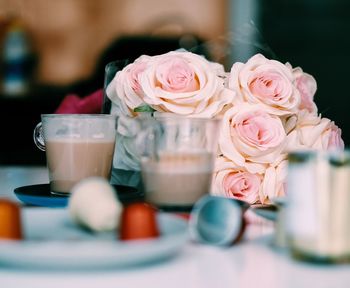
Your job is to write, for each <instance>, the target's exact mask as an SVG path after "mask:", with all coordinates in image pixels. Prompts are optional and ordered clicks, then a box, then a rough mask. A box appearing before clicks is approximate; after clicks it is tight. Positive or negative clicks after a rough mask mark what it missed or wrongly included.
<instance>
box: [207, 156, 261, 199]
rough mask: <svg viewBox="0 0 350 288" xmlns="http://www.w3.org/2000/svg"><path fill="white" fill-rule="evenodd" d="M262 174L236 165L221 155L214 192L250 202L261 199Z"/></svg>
mask: <svg viewBox="0 0 350 288" xmlns="http://www.w3.org/2000/svg"><path fill="white" fill-rule="evenodd" d="M261 182H262V176H261V175H259V174H253V173H250V172H248V171H246V170H245V169H244V168H242V167H238V166H235V165H234V163H232V161H230V160H229V159H227V158H225V157H219V158H218V159H217V161H216V165H215V173H214V177H213V182H212V183H213V184H212V193H213V194H215V195H220V196H224V197H229V198H235V199H239V200H242V201H245V202H248V203H250V204H254V203H256V202H258V201H259V195H260V194H261V192H260V189H261Z"/></svg>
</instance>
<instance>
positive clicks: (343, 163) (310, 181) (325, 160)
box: [286, 151, 350, 263]
mask: <svg viewBox="0 0 350 288" xmlns="http://www.w3.org/2000/svg"><path fill="white" fill-rule="evenodd" d="M287 188H288V190H287V194H288V205H287V207H286V213H287V214H286V220H287V237H288V242H289V243H288V244H289V247H290V250H291V253H292V255H293V256H294V257H295V258H297V259H301V260H308V261H312V262H327V263H333V262H336V263H338V262H349V260H350V226H349V223H348V222H349V219H350V153H349V151H330V152H320V151H303V152H295V153H290V154H289V166H288V180H287Z"/></svg>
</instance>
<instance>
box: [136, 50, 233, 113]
mask: <svg viewBox="0 0 350 288" xmlns="http://www.w3.org/2000/svg"><path fill="white" fill-rule="evenodd" d="M220 71H221V70H220ZM221 72H222V71H221ZM221 72H220V73H221ZM217 73H218V67H217V66H215V69H214V67H213V65H212V63H211V62H209V61H207V60H206V59H205V58H204V57H202V56H199V55H197V54H193V53H190V52H169V53H166V54H163V55H159V56H155V57H154V58H153V60H152V61H151V63H149V65H148V67H147V69H146V70H145V71H144V72H143V73H142V75H141V79H140V85H141V88H142V91H143V92H144V101H145V102H146V103H147V104H148V105H150V106H151V107H152V108H154V109H155V110H157V111H159V112H171V113H175V114H180V115H186V116H198V117H207V118H211V117H214V116H216V115H217V114H219V113H220V112H221V111H222V110H223V108H224V107H225V105H227V104H230V103H231V102H232V99H233V97H234V92H233V91H230V90H228V89H226V88H225V87H224V79H222V78H221V77H219V75H217Z"/></svg>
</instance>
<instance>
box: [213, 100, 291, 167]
mask: <svg viewBox="0 0 350 288" xmlns="http://www.w3.org/2000/svg"><path fill="white" fill-rule="evenodd" d="M222 122H223V123H222V131H221V135H220V139H219V148H220V150H221V152H222V153H223V155H224V156H226V157H227V158H229V159H231V160H232V161H233V162H234V163H236V164H237V165H238V166H241V167H245V168H246V169H247V170H248V171H249V172H252V173H262V172H263V171H264V170H265V168H266V167H265V166H266V164H270V163H274V162H275V161H276V160H277V159H278V158H279V157H280V154H281V151H282V149H283V147H284V144H285V140H286V133H285V130H284V128H283V125H282V121H281V120H280V118H279V117H278V116H275V115H270V114H268V113H267V112H266V111H265V109H264V107H263V106H261V105H258V104H255V105H253V104H248V103H241V104H238V105H236V106H234V107H232V108H231V109H229V110H228V111H227V112H226V113H225V115H224V117H223V120H222Z"/></svg>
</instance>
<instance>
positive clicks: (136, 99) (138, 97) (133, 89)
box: [107, 55, 153, 117]
mask: <svg viewBox="0 0 350 288" xmlns="http://www.w3.org/2000/svg"><path fill="white" fill-rule="evenodd" d="M152 59H153V58H152V57H150V56H146V55H143V56H141V57H139V58H138V59H136V60H135V61H134V62H133V63H131V64H129V65H127V66H126V67H124V69H123V70H121V71H118V72H117V74H116V76H115V77H114V79H113V81H112V82H111V84H110V85H109V87H108V89H107V95H108V97H109V98H110V99H111V101H112V102H113V103H114V104H116V105H117V106H119V109H120V111H121V112H122V113H123V114H125V115H128V116H131V117H133V116H136V115H137V113H136V112H134V109H135V108H137V107H139V106H141V105H142V104H144V100H143V99H144V92H143V90H142V87H141V85H140V79H141V75H142V73H143V72H144V70H145V69H146V67H147V65H148V63H149V62H150V61H151V60H152Z"/></svg>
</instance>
